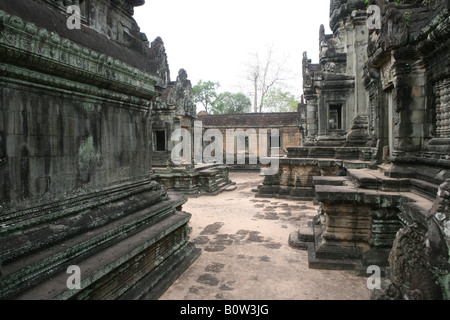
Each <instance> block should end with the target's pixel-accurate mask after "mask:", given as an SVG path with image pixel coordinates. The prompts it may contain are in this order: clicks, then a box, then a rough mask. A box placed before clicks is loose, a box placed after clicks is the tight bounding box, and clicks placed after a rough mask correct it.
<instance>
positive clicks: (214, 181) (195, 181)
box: [153, 164, 236, 196]
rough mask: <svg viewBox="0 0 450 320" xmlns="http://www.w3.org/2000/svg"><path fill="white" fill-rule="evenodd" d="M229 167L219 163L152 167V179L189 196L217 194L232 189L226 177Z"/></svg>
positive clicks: (233, 187) (232, 185)
mask: <svg viewBox="0 0 450 320" xmlns="http://www.w3.org/2000/svg"><path fill="white" fill-rule="evenodd" d="M228 172H229V167H228V166H225V165H219V164H204V165H197V166H191V165H189V166H180V167H164V168H153V174H154V179H155V180H156V181H158V182H159V183H161V184H163V185H164V186H166V187H167V188H168V189H169V190H173V191H179V192H182V193H184V194H186V195H189V196H201V195H203V194H209V195H217V194H218V193H220V192H223V191H231V190H234V189H235V188H236V187H235V183H233V182H232V181H231V180H230V179H229V177H228Z"/></svg>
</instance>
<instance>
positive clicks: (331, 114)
mask: <svg viewBox="0 0 450 320" xmlns="http://www.w3.org/2000/svg"><path fill="white" fill-rule="evenodd" d="M328 128H329V129H330V130H341V129H343V127H342V104H330V107H329V110H328Z"/></svg>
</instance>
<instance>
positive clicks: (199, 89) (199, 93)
mask: <svg viewBox="0 0 450 320" xmlns="http://www.w3.org/2000/svg"><path fill="white" fill-rule="evenodd" d="M219 87H220V84H219V83H218V82H212V81H206V82H203V81H202V80H200V81H199V82H198V83H197V85H195V86H194V87H193V88H192V94H193V98H194V103H201V104H202V105H203V107H205V110H206V112H207V113H209V112H208V109H209V107H210V106H212V104H213V103H214V101H215V100H216V99H217V93H216V90H217V88H219Z"/></svg>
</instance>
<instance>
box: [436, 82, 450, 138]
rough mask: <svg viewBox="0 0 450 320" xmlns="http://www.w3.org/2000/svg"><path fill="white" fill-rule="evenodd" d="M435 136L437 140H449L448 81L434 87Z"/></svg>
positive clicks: (449, 85) (449, 106) (449, 108)
mask: <svg viewBox="0 0 450 320" xmlns="http://www.w3.org/2000/svg"><path fill="white" fill-rule="evenodd" d="M436 134H437V137H438V138H450V79H448V78H447V79H444V80H441V81H439V82H438V83H437V85H436Z"/></svg>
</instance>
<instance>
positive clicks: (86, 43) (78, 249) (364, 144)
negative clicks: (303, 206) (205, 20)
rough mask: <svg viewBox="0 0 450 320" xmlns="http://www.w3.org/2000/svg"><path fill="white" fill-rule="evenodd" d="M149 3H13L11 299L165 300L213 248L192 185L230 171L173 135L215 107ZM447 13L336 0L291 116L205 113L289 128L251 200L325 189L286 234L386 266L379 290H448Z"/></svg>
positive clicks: (1, 55) (0, 291) (326, 262)
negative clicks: (304, 219) (194, 234)
mask: <svg viewBox="0 0 450 320" xmlns="http://www.w3.org/2000/svg"><path fill="white" fill-rule="evenodd" d="M144 2H145V1H144V0H116V1H108V0H95V1H94V0H21V1H3V2H1V3H0V66H1V68H0V73H1V78H0V82H1V89H0V106H1V109H0V271H1V272H0V299H155V298H157V297H159V296H160V295H161V294H162V293H163V292H164V291H165V290H166V289H167V288H168V286H170V285H171V284H172V283H173V281H174V280H175V279H176V278H177V277H178V276H179V275H180V274H181V273H183V272H184V271H185V270H186V269H187V268H188V267H189V265H191V264H192V262H193V261H195V259H196V258H197V257H198V255H199V254H200V250H199V249H197V248H196V247H195V246H194V244H193V243H191V242H190V241H189V233H190V228H189V226H188V222H189V220H190V217H191V215H190V214H189V213H186V212H184V211H183V210H182V206H183V205H184V204H185V203H186V201H187V200H186V198H185V197H184V196H183V193H191V194H204V193H210V194H215V193H217V192H220V191H222V190H224V189H226V188H227V187H229V186H230V185H232V182H231V181H230V180H229V178H228V169H229V168H228V167H227V166H224V165H219V164H208V165H201V166H194V165H192V163H193V162H192V161H189V159H188V160H187V161H186V162H185V163H182V164H179V165H175V164H174V163H173V162H172V160H171V151H172V150H173V148H174V145H175V143H174V142H173V141H172V140H171V137H170V134H171V133H172V132H174V131H175V130H176V129H185V130H188V131H189V132H193V131H194V130H195V129H196V127H195V120H196V119H198V118H202V117H199V116H198V115H197V114H196V109H195V105H194V104H193V102H192V87H191V83H190V81H189V79H188V76H187V72H186V71H185V70H184V69H181V70H179V72H178V76H177V78H176V80H175V81H172V80H171V79H170V70H169V63H168V59H167V54H166V51H165V47H164V43H163V41H162V39H161V38H156V39H155V40H154V41H153V42H151V43H150V42H149V41H148V39H147V38H146V36H145V34H143V33H141V32H140V30H139V27H138V26H137V24H136V22H135V21H134V19H133V18H132V16H133V10H134V7H135V6H139V5H143V4H144ZM70 5H76V6H78V7H79V8H80V9H81V17H80V19H81V26H80V27H81V28H80V29H72V28H69V27H68V19H70V14H69V13H67V6H70ZM369 5H374V6H377V8H379V13H380V22H381V23H380V25H379V27H376V28H374V27H370V26H371V25H370V23H368V21H369V22H370V19H371V18H372V17H370V16H368V11H367V7H368V6H369ZM449 10H450V2H449V1H448V0H435V1H432V0H427V1H421V0H420V1H395V2H394V1H384V0H383V1H382V0H371V1H365V0H331V7H330V27H331V30H332V34H326V33H325V31H324V28H323V27H321V28H320V31H319V41H320V56H319V63H317V64H314V63H312V62H311V60H310V59H309V58H308V55H307V53H305V54H304V55H303V80H304V84H303V89H304V99H305V101H304V103H303V102H302V103H301V104H300V105H299V112H297V113H295V114H291V115H277V119H278V120H280V119H281V120H282V119H284V118H285V117H288V118H289V119H290V120H289V121H290V123H287V122H284V123H283V124H280V123H275V124H274V123H267V119H266V118H267V117H266V118H265V117H264V116H261V115H258V116H255V115H245V117H244V116H242V117H240V118H239V119H237V118H236V117H235V116H226V117H222V118H220V117H216V118H211V116H203V118H202V119H203V120H204V125H205V128H203V129H207V128H209V126H210V127H211V128H217V126H218V125H217V121H219V123H222V124H224V123H226V126H231V127H234V128H259V127H262V128H270V125H272V126H273V127H272V129H274V128H280V130H281V132H282V138H281V139H280V146H281V147H282V148H281V149H282V150H280V151H283V152H280V157H279V164H280V167H279V168H280V169H279V172H278V174H276V175H273V176H265V178H264V182H263V183H262V184H261V185H260V186H258V188H257V189H255V193H256V196H257V197H280V198H292V199H315V200H317V202H318V203H320V210H319V213H318V215H317V216H316V217H315V218H314V219H313V221H311V222H310V223H309V225H308V226H307V227H301V228H300V230H298V231H296V232H294V233H292V234H291V235H290V238H289V243H290V244H291V245H292V246H295V247H300V248H303V249H305V250H307V251H308V257H309V266H310V267H311V268H325V269H351V270H356V271H358V272H359V273H360V274H362V275H365V276H367V268H368V267H369V266H377V267H379V268H381V270H382V272H383V276H384V277H385V279H386V280H385V281H384V282H383V283H382V285H381V289H378V290H374V292H373V298H374V299H449V298H450V276H449V275H450V272H449V271H450V258H449V254H450V250H449V248H450V209H449V207H450V65H449V61H450V59H449V52H450V51H449V46H450V42H449V41H450V40H449V39H450V37H449V35H450V27H449V26H450V13H449ZM298 116H301V118H298ZM269 117H272V119H274V115H271V116H269ZM256 118H257V119H256ZM254 119H256V120H254ZM281 120H280V121H281ZM227 121H231V122H233V121H234V122H235V123H234V125H233V124H232V123H231V124H230V123H228V122H227ZM222 129H224V128H222ZM285 153H287V154H285ZM176 191H180V192H176ZM73 266H78V267H80V269H81V270H82V272H83V280H82V283H81V289H80V290H70V289H69V286H68V282H67V280H68V276H69V275H68V273H67V272H68V270H72V269H70V267H73Z"/></svg>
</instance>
